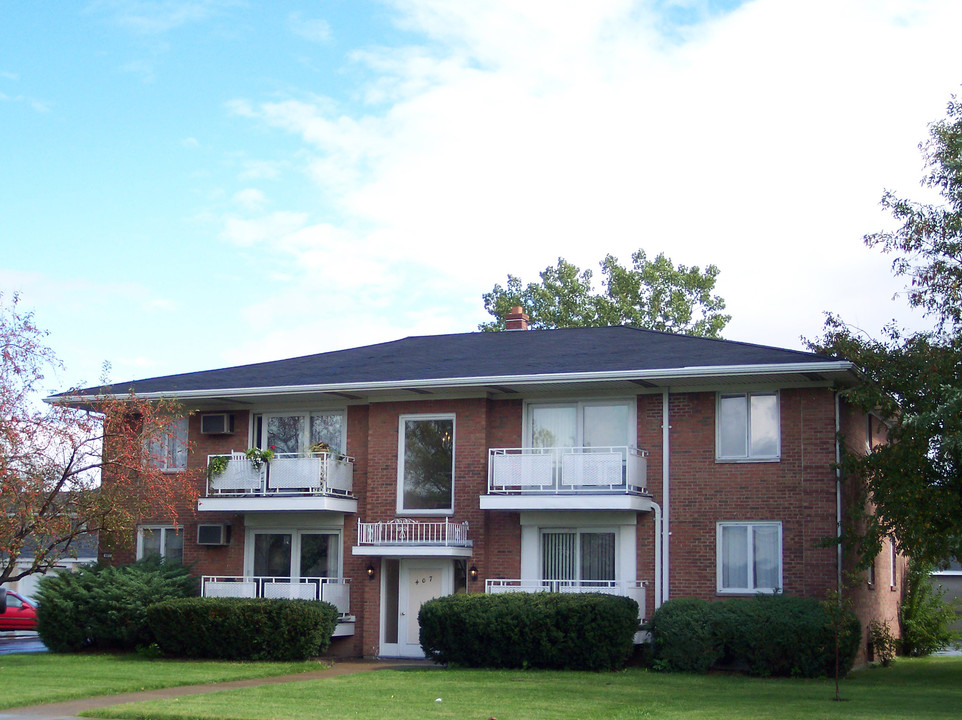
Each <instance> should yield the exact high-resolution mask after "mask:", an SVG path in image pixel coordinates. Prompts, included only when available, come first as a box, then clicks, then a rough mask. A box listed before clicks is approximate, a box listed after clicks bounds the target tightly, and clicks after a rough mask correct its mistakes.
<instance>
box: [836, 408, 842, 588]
mask: <svg viewBox="0 0 962 720" xmlns="http://www.w3.org/2000/svg"><path fill="white" fill-rule="evenodd" d="M841 432H842V420H841V410H840V402H839V395H838V390H836V391H835V537H836V538H837V546H836V558H835V565H836V568H837V572H838V578H837V582H838V591H839V593H841V592H842V468H841V467H840V463H841V462H842V441H841Z"/></svg>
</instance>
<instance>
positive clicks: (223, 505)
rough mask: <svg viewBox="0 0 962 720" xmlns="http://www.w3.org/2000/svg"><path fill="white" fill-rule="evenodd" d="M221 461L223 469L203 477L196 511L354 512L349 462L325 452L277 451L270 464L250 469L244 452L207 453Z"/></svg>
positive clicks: (349, 460)
mask: <svg viewBox="0 0 962 720" xmlns="http://www.w3.org/2000/svg"><path fill="white" fill-rule="evenodd" d="M215 457H226V458H227V467H226V468H225V469H224V471H223V472H222V473H220V474H217V475H213V476H210V477H208V478H207V492H206V493H205V496H204V497H203V498H201V499H199V500H198V501H197V509H198V510H202V511H204V510H206V511H211V512H258V511H260V512H264V511H285V510H327V511H332V512H343V513H353V512H357V499H356V498H355V497H354V496H353V495H352V494H351V493H352V490H353V487H354V458H351V457H347V456H345V455H333V454H331V453H324V452H322V453H310V454H306V455H301V454H298V453H278V454H277V455H275V456H274V458H273V459H272V460H271V461H270V462H263V463H261V464H260V466H259V467H254V465H253V464H252V463H251V461H250V460H249V459H248V458H247V456H246V455H245V454H244V453H239V452H235V453H231V454H230V455H210V456H208V465H209V463H210V459H211V458H215Z"/></svg>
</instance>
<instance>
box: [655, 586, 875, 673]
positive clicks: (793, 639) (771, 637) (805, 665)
mask: <svg viewBox="0 0 962 720" xmlns="http://www.w3.org/2000/svg"><path fill="white" fill-rule="evenodd" d="M830 625H831V621H830V618H829V616H828V613H827V612H826V611H825V608H824V607H823V606H822V604H821V603H819V602H818V600H815V599H814V598H797V597H791V596H788V595H757V596H755V597H752V598H732V599H730V600H722V601H717V602H707V601H704V600H697V599H694V598H679V599H677V600H670V601H668V602H667V603H665V604H664V605H662V606H661V607H660V608H659V609H658V610H657V611H655V614H654V615H653V616H652V618H651V622H650V623H649V624H648V629H649V630H650V631H651V638H652V658H653V660H652V662H653V665H654V667H655V668H657V669H660V670H668V671H682V672H706V671H707V670H709V669H710V668H712V667H727V668H732V669H737V670H742V671H744V672H747V673H749V674H751V675H759V676H765V677H767V676H780V677H827V676H832V675H834V672H835V640H834V634H833V631H832V628H831V627H830ZM860 638H861V630H860V625H859V621H858V618H857V617H856V616H855V614H854V613H852V612H850V611H849V612H846V613H845V616H844V619H843V628H842V633H841V653H840V658H841V672H842V674H845V673H847V672H848V671H849V670H850V669H851V667H852V663H853V662H854V660H855V653H856V651H857V650H858V644H859V640H860Z"/></svg>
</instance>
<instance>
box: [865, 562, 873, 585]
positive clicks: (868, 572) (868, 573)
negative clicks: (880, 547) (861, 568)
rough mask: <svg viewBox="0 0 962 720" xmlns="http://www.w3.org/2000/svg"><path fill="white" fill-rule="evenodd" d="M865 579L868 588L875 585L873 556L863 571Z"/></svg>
mask: <svg viewBox="0 0 962 720" xmlns="http://www.w3.org/2000/svg"><path fill="white" fill-rule="evenodd" d="M865 580H866V582H867V583H868V586H869V587H870V588H874V587H875V558H872V564H871V565H869V566H868V569H867V570H866V571H865Z"/></svg>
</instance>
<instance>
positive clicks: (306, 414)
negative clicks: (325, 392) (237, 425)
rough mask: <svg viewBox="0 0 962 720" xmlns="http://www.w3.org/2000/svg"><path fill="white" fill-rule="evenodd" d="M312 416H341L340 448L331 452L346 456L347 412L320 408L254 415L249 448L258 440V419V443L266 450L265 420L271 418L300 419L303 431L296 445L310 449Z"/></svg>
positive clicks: (342, 409) (343, 409)
mask: <svg viewBox="0 0 962 720" xmlns="http://www.w3.org/2000/svg"><path fill="white" fill-rule="evenodd" d="M312 415H340V416H341V430H342V432H341V446H340V447H336V448H331V450H333V451H334V452H337V453H340V454H342V455H344V454H346V452H347V410H346V409H345V408H331V409H327V410H325V409H322V408H313V409H311V410H300V409H297V410H290V411H287V412H284V411H279V412H264V413H257V415H256V416H255V418H254V422H252V423H251V429H250V433H251V438H250V445H251V447H254V446H255V445H257V443H258V439H257V437H256V433H257V419H258V418H259V419H260V421H261V424H262V427H261V438H260V443H261V445H262V446H263V449H266V448H267V420H268V418H272V417H300V418H302V419H303V420H304V429H303V431H302V434H301V438H300V441H299V442H298V445H301V446H303V447H304V448H309V447H310V444H311V416H312Z"/></svg>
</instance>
